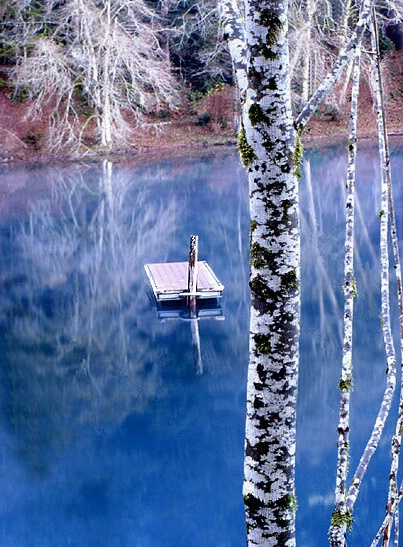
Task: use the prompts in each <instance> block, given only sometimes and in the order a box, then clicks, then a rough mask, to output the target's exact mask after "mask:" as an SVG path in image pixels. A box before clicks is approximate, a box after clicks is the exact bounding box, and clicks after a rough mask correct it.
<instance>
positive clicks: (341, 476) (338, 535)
mask: <svg viewBox="0 0 403 547" xmlns="http://www.w3.org/2000/svg"><path fill="white" fill-rule="evenodd" d="M360 62H361V48H360V47H358V48H357V50H356V54H355V57H354V70H353V85H352V92H351V115H350V134H349V141H348V143H349V144H348V171H347V185H346V186H347V196H346V236H345V245H344V248H345V252H344V314H343V317H344V329H343V330H344V339H343V361H342V372H341V378H340V383H339V389H340V410H339V425H338V428H337V430H338V435H339V438H338V445H337V446H338V451H337V452H338V455H337V470H336V489H335V503H334V510H333V516H332V523H331V526H330V531H329V540H330V545H331V546H332V547H339V546H343V545H344V543H345V535H346V529H347V527H348V525H349V524H351V514H349V513H348V512H347V510H346V503H345V501H346V500H345V492H346V483H347V476H348V464H349V453H350V450H349V446H350V393H351V390H352V386H353V316H354V298H355V296H356V291H357V288H356V282H355V276H354V211H355V208H354V203H355V167H356V157H357V117H358V93H359V86H360Z"/></svg>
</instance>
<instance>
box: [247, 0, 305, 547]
mask: <svg viewBox="0 0 403 547" xmlns="http://www.w3.org/2000/svg"><path fill="white" fill-rule="evenodd" d="M287 9H288V6H287V1H279V0H272V1H268V0H266V1H263V2H262V1H261V0H251V1H249V2H247V3H246V10H245V28H246V32H245V36H246V51H247V58H246V59H247V87H246V89H245V88H244V93H243V96H242V129H241V131H240V137H239V147H240V152H241V157H242V160H243V163H244V165H245V167H246V170H247V173H248V179H249V191H250V215H251V242H250V243H251V272H250V287H251V297H252V305H251V318H250V357H249V371H248V387H247V418H246V439H245V467H244V473H245V477H244V501H245V510H246V522H247V539H248V545H249V546H252V545H260V546H263V545H264V546H265V547H269V546H276V545H278V546H280V545H281V546H289V547H291V546H293V545H295V506H296V503H295V492H294V489H295V484H294V483H295V481H294V468H295V448H296V435H295V433H296V427H295V425H296V424H295V420H296V397H297V377H298V337H299V305H300V304H299V296H300V295H299V278H300V266H299V262H300V255H299V252H300V251H299V245H300V243H299V210H298V192H297V179H298V165H297V164H298V158H296V150H299V148H298V147H296V142H295V132H294V128H293V120H292V116H291V100H290V82H289V58H288V44H287V39H286V33H287ZM241 84H242V82H241ZM240 87H241V86H240ZM241 89H242V87H241Z"/></svg>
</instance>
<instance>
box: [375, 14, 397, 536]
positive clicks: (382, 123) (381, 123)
mask: <svg viewBox="0 0 403 547" xmlns="http://www.w3.org/2000/svg"><path fill="white" fill-rule="evenodd" d="M371 30H372V34H371V42H372V50H373V68H374V74H375V78H374V80H375V85H376V101H377V121H378V135H379V156H380V161H381V173H382V180H383V192H385V193H387V199H388V213H389V217H390V227H391V234H392V246H393V253H394V262H395V272H396V279H397V296H398V305H399V316H400V355H401V363H402V364H403V296H402V277H401V264H400V256H399V245H398V241H397V230H396V220H395V214H394V204H393V193H392V176H391V172H390V154H389V145H388V138H387V129H386V117H385V104H384V93H383V84H382V72H381V65H380V51H379V37H378V27H377V21H376V13H375V10H373V17H372V29H371ZM384 187H386V189H385V188H384ZM383 195H384V193H383ZM385 202H386V197H384V200H383V204H384V203H385ZM402 431H403V379H401V386H400V402H399V414H398V419H397V422H396V428H395V434H394V435H393V437H392V446H391V454H392V462H391V468H390V472H389V492H388V500H387V503H386V508H387V516H388V517H389V518H388V521H387V524H386V525H385V527H384V530H383V543H382V545H383V547H388V546H389V541H390V538H391V532H392V524H393V522H394V521H395V542H394V543H396V540H397V538H398V520H397V519H396V517H398V513H397V502H398V500H399V499H400V495H399V492H398V486H397V475H398V469H399V456H400V452H401V443H402Z"/></svg>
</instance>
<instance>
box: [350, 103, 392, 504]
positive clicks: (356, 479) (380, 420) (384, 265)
mask: <svg viewBox="0 0 403 547" xmlns="http://www.w3.org/2000/svg"><path fill="white" fill-rule="evenodd" d="M382 116H383V113H382V111H381V109H380V108H379V107H378V110H377V117H378V123H382V122H381V121H380V120H381V118H382ZM379 149H380V155H381V165H382V166H383V168H382V170H381V175H382V176H381V206H380V212H379V216H380V254H381V321H382V332H383V340H384V345H385V354H386V363H387V366H386V386H385V391H384V395H383V399H382V402H381V405H380V408H379V411H378V415H377V418H376V421H375V424H374V427H373V430H372V433H371V436H370V438H369V440H368V442H367V445H366V447H365V449H364V452H363V454H362V456H361V458H360V461H359V464H358V466H357V469H356V471H355V473H354V476H353V480H352V484H351V486H350V488H349V489H348V491H347V494H346V508H347V510H348V511H350V512H352V510H353V507H354V504H355V502H356V499H357V496H358V493H359V490H360V487H361V484H362V480H363V478H364V476H365V474H366V472H367V469H368V466H369V463H370V461H371V459H372V457H373V455H374V454H375V451H376V449H377V447H378V444H379V441H380V438H381V435H382V432H383V429H384V426H385V422H386V419H387V417H388V414H389V410H390V407H391V404H392V399H393V396H394V392H395V387H396V355H395V349H394V345H393V336H392V327H391V322H390V305H389V298H390V296H389V284H390V279H389V246H388V230H389V213H388V208H389V191H388V182H387V170H386V169H385V166H386V161H385V157H386V156H385V154H386V142H385V140H384V134H383V133H382V134H379Z"/></svg>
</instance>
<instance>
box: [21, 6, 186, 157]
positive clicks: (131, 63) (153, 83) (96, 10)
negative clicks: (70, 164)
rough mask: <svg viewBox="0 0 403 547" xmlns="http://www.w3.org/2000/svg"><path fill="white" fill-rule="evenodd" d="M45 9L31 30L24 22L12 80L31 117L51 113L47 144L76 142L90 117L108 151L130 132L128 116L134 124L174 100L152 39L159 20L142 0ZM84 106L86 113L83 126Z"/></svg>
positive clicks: (163, 56) (170, 81) (169, 78)
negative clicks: (26, 30)
mask: <svg viewBox="0 0 403 547" xmlns="http://www.w3.org/2000/svg"><path fill="white" fill-rule="evenodd" d="M43 6H44V10H43V11H42V12H41V14H40V17H38V18H39V21H38V23H37V25H36V26H35V27H34V28H33V29H32V28H31V26H32V25H31V20H29V21H30V22H29V25H30V26H29V28H30V29H31V30H30V32H29V33H27V37H26V40H25V42H26V55H23V56H20V57H19V58H18V59H17V64H16V66H15V68H14V70H13V79H14V82H15V85H16V88H17V91H18V90H21V89H25V90H27V92H28V94H29V96H30V97H31V98H32V99H33V100H34V103H33V108H32V109H31V112H32V114H35V113H37V112H40V111H41V110H42V109H43V107H44V106H47V107H48V108H50V111H51V115H52V122H53V125H54V131H53V132H52V134H51V138H52V141H53V142H51V143H49V144H50V145H51V146H54V147H60V146H61V145H62V144H63V143H65V142H66V139H67V142H68V143H69V142H71V141H73V140H75V141H77V140H79V137H80V135H81V134H82V132H83V130H84V129H85V128H86V126H87V125H88V123H89V122H90V120H91V119H95V120H96V124H97V133H98V138H99V142H100V144H101V145H102V146H106V147H110V146H111V145H112V144H113V143H116V142H121V141H124V139H125V137H126V136H127V134H128V133H129V131H130V129H131V128H130V126H129V123H128V121H127V119H126V118H125V113H131V115H132V118H133V115H134V117H135V119H136V118H137V119H138V118H139V116H140V114H141V112H143V111H147V110H148V109H150V108H152V107H154V106H155V105H156V104H159V103H166V104H168V105H172V104H173V103H174V101H175V95H176V89H177V86H176V84H175V80H174V78H173V76H172V74H171V71H170V66H169V63H168V62H167V58H166V54H165V53H164V51H163V50H162V48H161V47H160V44H159V41H158V36H157V33H158V28H159V27H158V25H159V24H161V20H160V18H159V17H158V16H157V14H156V13H155V12H154V11H152V10H151V9H150V8H149V7H148V6H147V5H146V4H145V3H144V2H143V1H142V0H137V1H134V0H105V1H103V2H101V3H100V2H94V1H93V0H89V1H85V2H84V1H83V0H66V2H64V3H61V4H60V3H57V2H54V1H53V0H48V1H47V2H45V3H44V4H43ZM45 27H46V33H45V32H44V28H45ZM85 104H86V105H88V107H87V108H89V109H90V113H89V115H88V114H87V116H86V117H85V119H84V122H82V119H83V116H82V111H83V105H85Z"/></svg>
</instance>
